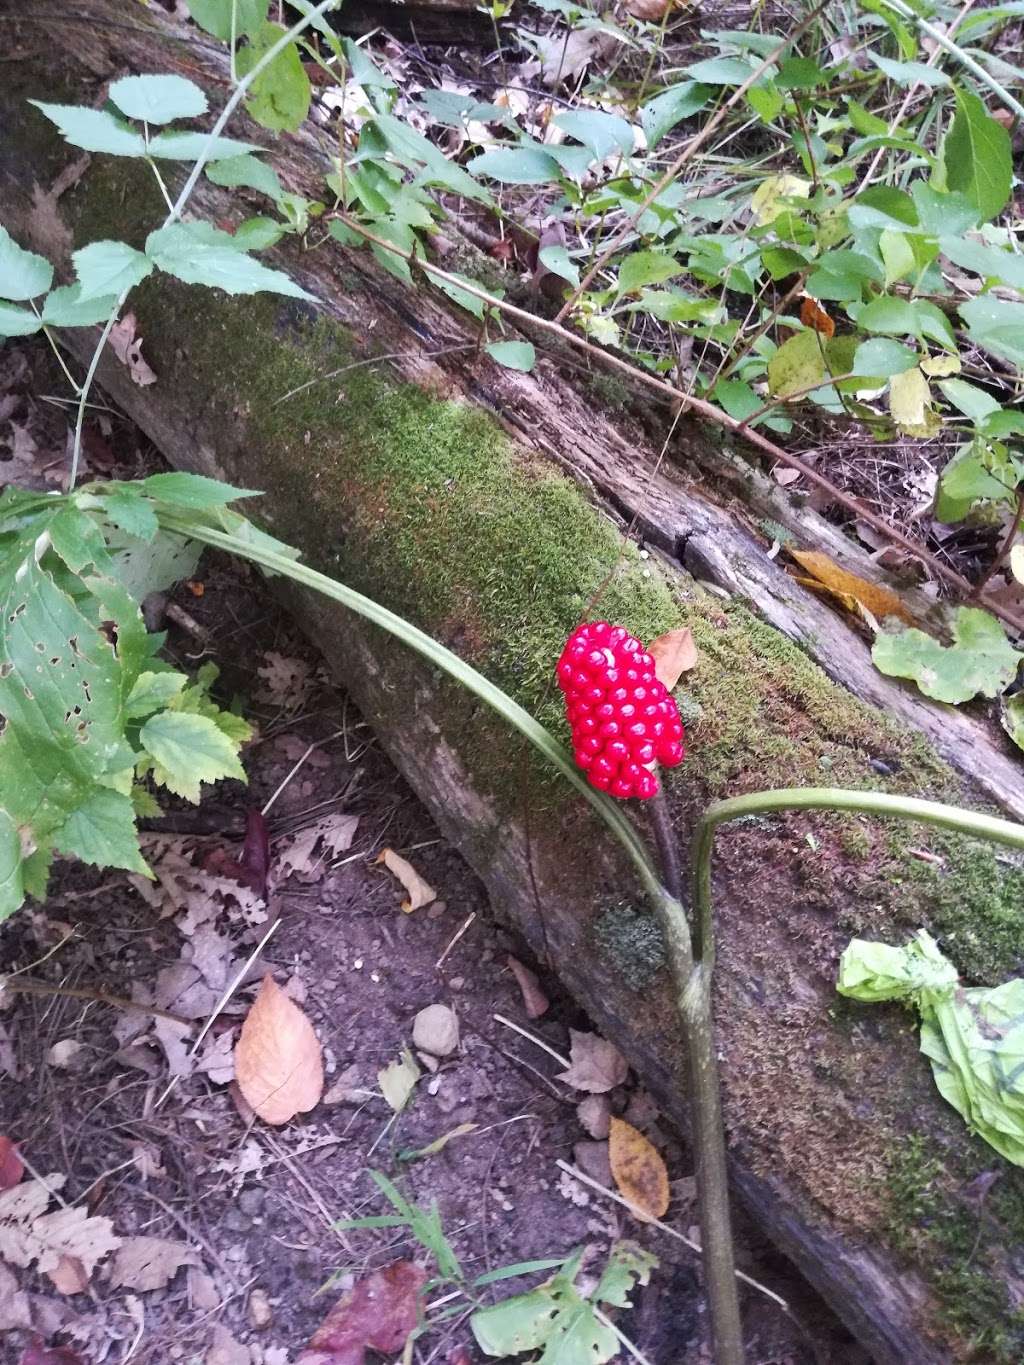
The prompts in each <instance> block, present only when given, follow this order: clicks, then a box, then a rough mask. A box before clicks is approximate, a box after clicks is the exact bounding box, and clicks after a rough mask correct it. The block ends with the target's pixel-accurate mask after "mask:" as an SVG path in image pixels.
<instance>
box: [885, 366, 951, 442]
mask: <svg viewBox="0 0 1024 1365" xmlns="http://www.w3.org/2000/svg"><path fill="white" fill-rule="evenodd" d="M889 411H890V412H891V413H892V416H893V421H894V422H895V423H896V425H897V426H898V427H899V429H900V431H902V432H905V433H906V435H908V436H934V435H935V433H936V431H937V430H938V429H939V426H941V420H940V418H939V416H938V414H937V413H936V412H935V411H934V410H933V408H932V391H931V389H930V388H929V387H928V380H927V379H925V377H924V375H923V374H922V373H921V370H920V367H919V366H917V365H914V366H913V367H912V368H911V369H909V370H904V371H903V372H902V373H901V374H894V375H893V376H892V378H891V379H890V380H889Z"/></svg>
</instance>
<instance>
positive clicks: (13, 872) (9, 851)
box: [0, 810, 25, 923]
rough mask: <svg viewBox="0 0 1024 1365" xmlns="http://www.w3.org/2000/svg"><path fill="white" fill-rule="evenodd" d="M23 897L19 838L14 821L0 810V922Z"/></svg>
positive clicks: (15, 908)
mask: <svg viewBox="0 0 1024 1365" xmlns="http://www.w3.org/2000/svg"><path fill="white" fill-rule="evenodd" d="M24 899H25V879H24V874H23V870H22V857H21V839H20V838H19V837H18V829H17V826H16V825H15V823H14V821H13V820H12V819H11V817H10V816H9V815H8V814H7V812H6V811H5V810H0V923H2V922H3V921H4V920H5V919H6V918H7V916H8V915H13V914H14V912H15V910H17V909H18V908H19V907H20V905H21V903H22V902H23V901H24Z"/></svg>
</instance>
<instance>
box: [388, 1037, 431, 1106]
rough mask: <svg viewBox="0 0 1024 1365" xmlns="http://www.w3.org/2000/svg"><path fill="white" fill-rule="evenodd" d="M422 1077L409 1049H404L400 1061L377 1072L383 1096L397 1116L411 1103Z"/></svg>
mask: <svg viewBox="0 0 1024 1365" xmlns="http://www.w3.org/2000/svg"><path fill="white" fill-rule="evenodd" d="M421 1075H422V1072H421V1071H420V1069H419V1067H418V1066H417V1065H416V1059H415V1057H413V1055H412V1053H411V1052H410V1051H409V1049H408V1048H407V1047H403V1048H402V1055H401V1056H400V1057H399V1059H398V1061H396V1062H391V1063H390V1064H389V1065H388V1066H386V1067H384V1068H383V1070H381V1071H378V1072H377V1084H378V1085H379V1086H380V1090H381V1094H382V1095H383V1096H384V1098H385V1099H386V1100H387V1102H388V1104H389V1105H390V1106H391V1108H392V1109H393V1110H394V1111H395V1113H396V1114H400V1113H401V1112H402V1110H403V1109H404V1108H405V1106H406V1105H407V1104H408V1103H409V1098H410V1096H411V1095H412V1092H413V1091H414V1090H415V1089H416V1082H417V1081H418V1080H419V1078H420V1076H421Z"/></svg>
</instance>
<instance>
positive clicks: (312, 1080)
mask: <svg viewBox="0 0 1024 1365" xmlns="http://www.w3.org/2000/svg"><path fill="white" fill-rule="evenodd" d="M235 1077H236V1079H237V1081H238V1087H239V1089H240V1090H241V1092H242V1095H243V1097H244V1098H245V1100H246V1101H247V1102H248V1103H249V1104H250V1105H251V1106H252V1108H253V1110H254V1111H255V1112H256V1113H257V1114H258V1115H259V1117H260V1118H261V1119H263V1121H264V1122H265V1123H274V1124H279V1123H287V1122H288V1121H289V1119H293V1118H294V1117H295V1115H296V1114H305V1113H307V1112H308V1111H309V1110H310V1109H312V1108H313V1107H314V1106H315V1105H316V1104H318V1103H319V1100H320V1096H321V1094H322V1093H323V1088H324V1061H323V1051H322V1049H321V1047H320V1042H319V1040H318V1038H317V1036H316V1034H315V1033H314V1032H313V1025H312V1024H311V1023H310V1022H309V1019H308V1018H307V1017H306V1015H305V1014H304V1013H303V1012H302V1010H301V1009H299V1007H298V1005H296V1004H295V1002H294V1001H293V1000H289V998H288V996H287V995H285V993H284V991H283V990H281V988H280V986H278V985H277V983H276V982H275V981H274V979H273V977H272V976H270V975H269V973H268V974H267V975H266V976H265V977H264V978H263V982H262V984H261V986H260V989H259V992H258V994H257V996H256V999H255V1000H254V1001H253V1004H252V1008H251V1009H250V1010H249V1013H248V1014H247V1015H246V1017H245V1022H244V1023H243V1025H242V1032H241V1033H240V1035H239V1038H238V1043H237V1045H236V1047H235Z"/></svg>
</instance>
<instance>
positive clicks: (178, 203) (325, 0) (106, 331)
mask: <svg viewBox="0 0 1024 1365" xmlns="http://www.w3.org/2000/svg"><path fill="white" fill-rule="evenodd" d="M339 3H340V0H320V4H319V5H317V6H316V8H315V9H312V10H310V12H309V13H308V14H305V15H303V17H302V18H301V19H299V20H298V21H297V22H296V23H294V24H293V25H292V26H291V28H290V29H288V31H287V32H286V33H283V34H282V35H281V37H280V38H279V39H278V40H277V42H276V43H274V45H273V47H270V48H268V49H267V51H266V52H265V53H264V54H263V56H262V57H261V58H260V59H259V61H258V62H257V63H256V65H255V66H254V67H253V69H252V70H251V71H249V72H247V74H246V75H245V76H243V77H242V79H241V80H240V81H239V82H238V84H237V85H236V86H235V88H234V90H233V91H232V93H231V97H230V98H229V100H228V102H227V104H225V106H224V108H223V109H222V110H221V111H220V113H219V115H218V116H217V120H216V122H215V123H214V125H213V127H212V128H211V129H210V131H209V133H207V135H206V141H205V142H204V143H203V146H202V148H201V150H200V152H199V155H198V157H197V158H196V160H195V162H194V163H193V166H192V169H191V171H189V173H188V176H187V178H186V180H185V183H184V185H182V187H181V191H180V193H179V194H178V197H177V199H175V201H174V203H173V204H171V206H170V208H169V210H168V213H167V217H166V218H165V219H164V221H163V222H162V223H161V224H160V227H161V230H162V229H163V228H166V227H170V226H171V224H172V223H175V222H177V220H178V219H179V218H180V217H181V215H182V212H183V211H184V208H185V205H186V204H187V203H188V201H189V199H190V198H191V196H192V191H193V190H194V189H195V187H196V184H197V183H198V180H199V177H200V176H201V175H202V173H203V167H204V166H205V165H206V163H207V161H208V160H209V159H210V152H211V151H212V150H213V147H214V144H215V142H216V140H217V138H218V137H220V135H221V133H222V132H223V131H224V128H225V126H226V124H227V122H228V119H230V117H231V115H232V114H233V113H234V112H235V110H236V109H237V108H238V106H239V104H240V103H241V102H242V100H243V99H244V98H245V94H246V91H247V90H248V89H249V87H250V86H251V85H252V83H253V81H255V80H256V78H257V77H258V76H260V75H261V74H262V73H263V72H264V71H265V70H266V69H267V67H268V66H269V65H270V63H271V62H272V61H274V60H275V59H276V58H277V57H278V56H279V55H280V54H281V53H282V52H283V51H284V50H285V48H286V47H287V46H288V44H289V43H290V42H292V41H293V40H294V39H295V38H297V37H298V36H299V35H300V34H301V33H304V32H305V30H306V29H307V28H309V27H310V25H311V24H313V23H315V21H316V20H317V19H319V18H320V16H321V15H323V14H326V12H327V11H328V10H329V9H334V8H335V7H336V6H337V5H338V4H339ZM233 53H234V48H233V47H232V54H233ZM232 61H234V56H233V55H232ZM158 178H159V177H158ZM129 293H130V290H129V289H124V290H122V291H121V293H120V294H119V295H118V297H117V302H116V303H115V304H114V307H113V309H112V311H111V314H110V317H108V318H107V321H106V323H105V324H104V327H103V331H102V332H101V333H100V337H99V340H98V341H97V343H96V349H95V350H94V351H93V353H92V358H91V359H90V361H89V369H88V370H87V372H86V376H85V380H84V382H83V384H82V389H81V392H80V394H79V396H78V415H77V417H76V419H75V444H74V449H73V451H72V455H71V469H70V472H69V474H68V487H67V491H68V492H69V493H70V492H71V491H72V490H73V489H74V487H75V482H76V480H77V478H78V466H79V463H80V461H81V457H82V424H83V423H84V421H85V409H86V406H87V400H88V397H89V393H90V390H91V389H92V384H93V380H94V379H95V377H96V370H97V368H98V367H99V363H100V357H101V356H102V355H103V351H104V349H105V348H106V344H107V342H108V341H109V339H110V333H111V332H112V331H113V330H114V324H115V323H116V322H117V318H118V315H119V314H120V312H121V309H122V308H123V307H124V304H125V300H126V299H127V297H128V294H129Z"/></svg>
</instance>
